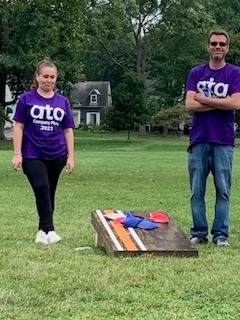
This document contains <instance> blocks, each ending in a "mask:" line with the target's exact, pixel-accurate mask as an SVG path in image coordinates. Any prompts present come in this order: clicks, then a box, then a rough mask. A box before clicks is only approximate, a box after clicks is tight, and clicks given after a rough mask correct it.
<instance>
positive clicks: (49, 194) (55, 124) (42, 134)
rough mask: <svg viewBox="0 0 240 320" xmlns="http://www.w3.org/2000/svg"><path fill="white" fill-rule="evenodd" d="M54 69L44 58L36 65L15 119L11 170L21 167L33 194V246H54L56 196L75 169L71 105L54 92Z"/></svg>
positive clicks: (55, 234)
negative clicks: (36, 219) (35, 220)
mask: <svg viewBox="0 0 240 320" xmlns="http://www.w3.org/2000/svg"><path fill="white" fill-rule="evenodd" d="M56 81H57V68H56V66H55V64H54V63H53V62H52V61H51V60H50V59H49V58H45V59H44V60H42V61H40V62H39V63H38V64H37V67H36V72H35V77H34V84H33V86H32V87H33V88H32V90H30V91H27V92H25V93H23V94H22V95H21V96H20V98H19V101H18V104H17V107H16V112H15V115H14V121H15V124H14V130H13V146H14V156H13V159H12V166H13V168H14V169H15V170H19V169H20V167H21V166H22V168H23V172H24V173H25V174H26V176H27V178H28V180H29V182H30V184H31V186H32V189H33V191H34V195H35V199H36V206H37V212H38V216H39V230H38V232H37V235H36V238H35V242H36V243H43V244H52V243H57V242H59V241H60V240H62V238H61V237H60V236H59V235H58V234H57V233H56V232H55V231H54V225H53V212H54V205H55V192H56V187H57V183H58V179H59V176H60V173H61V171H62V170H63V168H64V167H65V166H66V171H67V172H68V173H71V172H72V170H73V168H74V135H73V128H74V121H73V116H72V111H71V108H70V103H69V101H68V99H67V98H66V97H64V96H63V95H61V94H60V93H59V92H57V91H55V85H56Z"/></svg>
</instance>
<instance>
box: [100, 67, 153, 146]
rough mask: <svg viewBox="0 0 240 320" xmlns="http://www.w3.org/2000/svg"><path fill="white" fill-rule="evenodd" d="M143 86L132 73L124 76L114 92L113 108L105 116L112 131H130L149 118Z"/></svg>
mask: <svg viewBox="0 0 240 320" xmlns="http://www.w3.org/2000/svg"><path fill="white" fill-rule="evenodd" d="M145 92H146V91H145V84H144V82H143V81H142V80H141V79H139V78H138V77H137V76H136V74H135V73H134V72H132V71H130V72H128V73H126V74H125V76H124V77H123V80H122V82H120V83H119V84H118V86H117V87H116V89H115V90H114V100H113V105H114V108H113V109H111V110H110V111H109V112H108V113H107V115H106V123H107V125H108V126H109V127H112V128H114V129H118V130H119V129H123V130H128V140H129V139H130V130H133V129H134V127H135V125H138V124H144V123H146V121H147V120H148V119H149V118H150V117H149V114H148V111H147V108H146V95H145Z"/></svg>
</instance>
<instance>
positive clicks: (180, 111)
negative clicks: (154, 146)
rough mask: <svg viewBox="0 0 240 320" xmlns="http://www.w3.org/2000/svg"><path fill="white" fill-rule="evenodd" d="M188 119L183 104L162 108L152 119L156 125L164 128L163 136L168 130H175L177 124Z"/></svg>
mask: <svg viewBox="0 0 240 320" xmlns="http://www.w3.org/2000/svg"><path fill="white" fill-rule="evenodd" d="M187 118H188V112H187V111H186V109H185V106H184V105H183V104H177V105H176V106H174V107H169V108H162V109H161V110H160V111H159V112H158V113H157V114H156V115H155V117H154V121H155V123H156V124H158V125H160V126H161V127H163V128H164V130H163V136H166V134H167V132H168V129H169V128H172V129H174V130H177V128H178V126H179V124H180V123H181V122H183V121H185V120H186V119H187Z"/></svg>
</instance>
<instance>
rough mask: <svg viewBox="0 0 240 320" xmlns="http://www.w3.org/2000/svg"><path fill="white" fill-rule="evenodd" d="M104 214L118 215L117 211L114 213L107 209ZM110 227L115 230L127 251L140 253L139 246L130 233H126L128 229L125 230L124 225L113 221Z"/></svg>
mask: <svg viewBox="0 0 240 320" xmlns="http://www.w3.org/2000/svg"><path fill="white" fill-rule="evenodd" d="M103 212H104V214H111V213H116V212H115V211H113V210H111V209H105V210H103ZM110 225H111V226H112V228H113V229H114V230H115V232H116V234H117V235H118V237H119V239H120V240H121V241H122V243H123V244H124V246H125V247H126V249H127V250H128V251H138V248H137V246H136V245H135V243H134V242H133V241H132V239H131V237H130V236H129V234H128V232H127V231H126V229H125V228H124V226H123V225H121V224H119V223H117V222H114V221H111V222H110Z"/></svg>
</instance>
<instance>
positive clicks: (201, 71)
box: [186, 29, 240, 246]
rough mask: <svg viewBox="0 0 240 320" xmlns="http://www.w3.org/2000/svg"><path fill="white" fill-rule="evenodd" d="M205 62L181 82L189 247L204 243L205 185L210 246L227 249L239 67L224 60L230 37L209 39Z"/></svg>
mask: <svg viewBox="0 0 240 320" xmlns="http://www.w3.org/2000/svg"><path fill="white" fill-rule="evenodd" d="M207 49H208V52H209V56H210V59H209V62H207V63H204V64H201V65H198V66H196V67H194V68H192V69H191V70H190V72H189V75H188V79H187V83H186V108H187V110H188V111H190V112H192V114H193V124H192V129H191V132H190V145H189V148H188V151H189V156H188V170H189V178H190V188H191V210H192V218H193V227H192V228H191V230H190V234H191V243H193V244H202V243H207V242H208V223H207V218H206V205H205V192H206V181H207V177H208V175H209V173H210V172H211V173H212V175H213V178H214V185H215V189H216V203H215V216H214V221H213V225H212V228H211V234H212V236H213V242H214V243H215V244H216V245H217V246H227V245H228V242H227V238H228V235H229V231H228V227H229V198H230V189H231V176H232V160H233V148H234V138H235V135H234V110H238V109H239V108H240V68H239V67H237V66H234V65H232V64H229V63H227V62H226V61H225V56H226V54H227V52H228V50H229V36H228V34H227V32H226V31H225V30H223V29H215V30H212V31H211V32H210V34H209V36H208V45H207Z"/></svg>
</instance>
